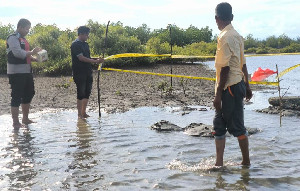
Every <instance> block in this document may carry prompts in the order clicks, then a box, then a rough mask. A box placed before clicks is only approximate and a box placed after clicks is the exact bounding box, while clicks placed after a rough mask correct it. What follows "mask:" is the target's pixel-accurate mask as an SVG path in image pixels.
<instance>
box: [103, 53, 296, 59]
mask: <svg viewBox="0 0 300 191" xmlns="http://www.w3.org/2000/svg"><path fill="white" fill-rule="evenodd" d="M299 54H300V53H278V54H248V55H245V57H254V56H277V55H278V56H280V55H299ZM130 57H131V58H133V57H134V58H138V57H170V58H202V59H213V58H215V56H188V55H171V54H144V53H123V54H115V55H111V56H108V57H106V58H104V59H105V60H111V59H116V58H130Z"/></svg>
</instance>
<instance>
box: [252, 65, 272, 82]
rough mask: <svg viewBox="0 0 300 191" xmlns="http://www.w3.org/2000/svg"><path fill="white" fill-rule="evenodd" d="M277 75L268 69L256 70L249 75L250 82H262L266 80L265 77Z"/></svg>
mask: <svg viewBox="0 0 300 191" xmlns="http://www.w3.org/2000/svg"><path fill="white" fill-rule="evenodd" d="M275 73H277V72H276V71H273V70H270V69H268V68H267V69H265V70H263V69H261V67H259V68H257V70H256V71H255V72H254V73H253V74H252V75H251V80H252V81H262V80H264V79H266V78H267V77H269V76H271V75H272V74H275Z"/></svg>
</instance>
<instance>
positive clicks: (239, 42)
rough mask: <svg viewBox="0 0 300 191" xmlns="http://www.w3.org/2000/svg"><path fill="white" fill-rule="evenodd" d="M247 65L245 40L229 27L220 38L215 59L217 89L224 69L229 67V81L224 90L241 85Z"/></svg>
mask: <svg viewBox="0 0 300 191" xmlns="http://www.w3.org/2000/svg"><path fill="white" fill-rule="evenodd" d="M245 63H246V60H245V56H244V39H243V37H242V36H240V35H239V33H238V32H237V31H236V30H235V29H234V28H233V26H232V25H231V24H229V25H227V26H226V27H225V28H224V29H223V30H222V31H221V33H220V34H219V36H218V44H217V52H216V57H215V68H216V89H215V90H217V86H218V84H219V82H220V73H221V69H222V68H223V67H226V66H229V67H230V70H229V74H228V80H227V82H226V84H225V87H224V90H225V89H227V87H228V86H232V85H234V84H237V83H239V82H240V81H242V79H243V76H244V74H243V71H242V68H243V65H244V64H245Z"/></svg>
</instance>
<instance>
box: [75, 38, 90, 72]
mask: <svg viewBox="0 0 300 191" xmlns="http://www.w3.org/2000/svg"><path fill="white" fill-rule="evenodd" d="M71 55H72V70H73V74H74V75H76V74H80V73H86V72H92V64H91V63H89V62H82V61H80V60H79V59H78V57H79V56H80V55H82V56H84V57H87V58H91V56H90V47H89V45H88V43H87V42H83V41H80V40H79V39H76V40H75V41H74V42H73V43H72V45H71Z"/></svg>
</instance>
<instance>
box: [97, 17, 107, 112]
mask: <svg viewBox="0 0 300 191" xmlns="http://www.w3.org/2000/svg"><path fill="white" fill-rule="evenodd" d="M109 23H110V21H108V23H107V25H106V31H105V39H104V50H103V54H102V57H103V58H104V56H105V50H106V47H107V33H108V26H109ZM102 64H103V63H102ZM102 64H101V65H100V66H99V68H98V77H97V89H98V109H99V117H101V110H100V95H101V93H100V71H101V69H102Z"/></svg>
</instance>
